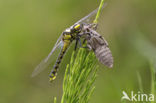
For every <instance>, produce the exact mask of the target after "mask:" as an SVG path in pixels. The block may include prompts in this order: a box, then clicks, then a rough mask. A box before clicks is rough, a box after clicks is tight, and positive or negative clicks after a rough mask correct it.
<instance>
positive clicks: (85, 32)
mask: <svg viewBox="0 0 156 103" xmlns="http://www.w3.org/2000/svg"><path fill="white" fill-rule="evenodd" d="M105 6H106V4H105V5H104V6H103V7H105ZM97 11H98V8H97V9H95V10H94V11H92V12H91V13H89V14H88V15H87V16H85V17H83V18H82V19H80V20H79V21H77V22H76V23H75V24H74V25H72V26H70V27H69V28H67V29H66V30H65V31H63V32H62V34H61V35H60V37H59V38H58V40H57V42H56V43H55V45H54V47H53V49H52V50H51V52H50V53H49V55H48V56H47V57H46V58H45V59H44V60H43V61H42V62H41V63H40V64H39V65H38V66H37V67H36V68H35V70H34V72H33V73H32V77H34V76H36V75H37V74H38V73H40V71H42V70H43V69H45V68H46V67H47V66H48V65H49V64H50V63H51V59H50V58H51V57H52V54H53V53H54V51H55V50H56V48H58V47H59V46H60V45H61V44H62V46H61V50H60V53H59V55H58V58H57V60H56V62H55V64H54V66H53V69H52V70H51V72H50V75H49V81H53V80H55V78H56V75H57V72H58V69H59V66H60V63H61V61H62V59H63V57H64V55H65V53H66V51H67V50H68V48H69V47H70V45H71V43H72V42H73V41H76V43H75V50H76V48H77V45H78V43H79V44H80V47H81V46H82V45H81V38H83V39H84V42H83V43H85V41H87V46H86V47H87V48H89V49H90V50H93V51H94V53H95V55H96V57H97V58H98V60H99V61H100V62H101V63H103V64H104V65H106V66H108V67H110V68H111V67H112V65H113V58H112V54H111V51H110V49H109V48H108V43H107V42H106V40H105V39H104V38H103V37H102V36H101V35H100V34H98V33H97V32H96V27H97V25H95V24H93V23H92V24H90V23H86V22H85V21H86V20H87V19H89V18H90V17H92V16H93V15H94V14H96V13H97Z"/></svg>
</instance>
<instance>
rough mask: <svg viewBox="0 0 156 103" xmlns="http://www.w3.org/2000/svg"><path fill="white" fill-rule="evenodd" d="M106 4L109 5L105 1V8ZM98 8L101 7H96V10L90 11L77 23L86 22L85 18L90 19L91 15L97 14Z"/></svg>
mask: <svg viewBox="0 0 156 103" xmlns="http://www.w3.org/2000/svg"><path fill="white" fill-rule="evenodd" d="M106 6H107V3H105V4H104V5H103V7H102V9H103V8H104V7H106ZM98 9H99V8H97V9H95V10H94V11H92V12H91V13H89V14H88V15H87V16H85V17H83V18H82V19H80V20H79V21H77V22H76V23H75V24H79V23H81V22H84V21H85V20H87V19H89V18H90V17H92V16H93V15H95V14H96V13H97V11H98Z"/></svg>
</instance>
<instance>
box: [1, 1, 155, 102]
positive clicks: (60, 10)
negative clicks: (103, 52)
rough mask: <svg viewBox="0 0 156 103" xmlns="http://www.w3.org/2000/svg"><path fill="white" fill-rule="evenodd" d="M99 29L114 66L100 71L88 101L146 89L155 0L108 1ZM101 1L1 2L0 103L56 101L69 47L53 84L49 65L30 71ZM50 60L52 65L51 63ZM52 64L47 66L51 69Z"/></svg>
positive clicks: (115, 99)
mask: <svg viewBox="0 0 156 103" xmlns="http://www.w3.org/2000/svg"><path fill="white" fill-rule="evenodd" d="M106 2H107V3H108V5H107V7H106V8H105V9H104V10H103V11H102V14H101V16H100V19H99V28H98V32H99V33H100V34H101V35H102V36H104V37H105V39H106V40H107V41H108V43H109V46H110V49H111V51H112V54H113V57H114V68H113V69H108V68H106V67H104V66H101V68H100V69H99V71H98V78H97V80H96V83H95V86H96V89H95V92H94V93H93V96H92V97H91V100H90V103H121V101H120V99H121V97H122V91H123V90H124V91H126V92H128V93H130V92H131V91H135V92H136V93H137V92H138V91H139V83H138V77H137V73H139V74H140V76H141V78H142V86H143V90H144V92H145V93H147V94H148V93H150V87H151V85H150V82H151V73H150V65H149V59H153V57H155V53H156V49H155V47H156V46H155V44H156V0H149V1H147V0H107V1H106ZM99 3H100V0H0V103H10V102H11V103H52V102H53V98H54V97H55V96H56V97H57V100H58V101H60V99H61V95H62V81H63V75H64V71H65V66H66V64H67V63H69V60H70V53H71V52H72V49H70V50H69V52H68V53H67V55H66V56H65V58H64V59H63V63H62V65H61V67H60V70H59V74H58V76H57V78H56V80H55V81H54V82H53V84H49V83H48V75H49V72H50V69H46V70H45V71H44V72H42V73H40V74H39V75H37V76H36V77H34V78H31V73H32V72H33V70H34V68H35V67H36V66H37V65H38V64H39V63H40V61H41V60H42V59H44V57H46V56H47V55H48V53H49V52H50V50H51V48H52V47H53V45H54V43H55V42H56V40H57V38H58V37H59V35H60V34H61V32H62V31H63V30H64V29H66V28H67V27H69V26H70V25H72V24H73V23H75V22H76V21H77V20H79V19H81V18H82V17H84V16H85V15H87V14H88V13H89V12H91V11H92V10H94V9H95V8H97V7H98V5H99ZM53 64H54V62H53V63H52V65H53ZM52 65H51V67H52Z"/></svg>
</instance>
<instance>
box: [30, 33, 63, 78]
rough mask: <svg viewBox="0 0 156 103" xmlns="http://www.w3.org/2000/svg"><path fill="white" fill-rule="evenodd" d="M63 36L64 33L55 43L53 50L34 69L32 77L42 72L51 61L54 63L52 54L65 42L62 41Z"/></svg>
mask: <svg viewBox="0 0 156 103" xmlns="http://www.w3.org/2000/svg"><path fill="white" fill-rule="evenodd" d="M61 38H62V34H61V36H60V37H59V38H58V40H57V42H56V43H55V45H54V47H53V49H52V50H51V52H50V53H49V55H48V56H47V57H46V58H45V59H44V60H42V61H41V63H40V64H39V65H38V66H37V67H36V68H35V69H34V71H33V73H32V77H34V76H36V75H37V74H39V73H40V72H42V71H43V70H44V69H45V68H47V67H48V66H49V65H50V63H52V61H53V60H54V59H53V58H52V54H53V53H54V51H55V50H56V48H58V47H59V46H61V44H62V43H63V42H62V41H61Z"/></svg>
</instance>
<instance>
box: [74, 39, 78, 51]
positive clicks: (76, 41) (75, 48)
mask: <svg viewBox="0 0 156 103" xmlns="http://www.w3.org/2000/svg"><path fill="white" fill-rule="evenodd" d="M77 44H78V39H76V43H75V48H74V50H75V51H76V49H77Z"/></svg>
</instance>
